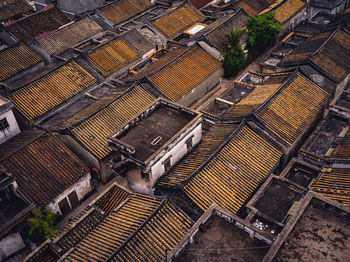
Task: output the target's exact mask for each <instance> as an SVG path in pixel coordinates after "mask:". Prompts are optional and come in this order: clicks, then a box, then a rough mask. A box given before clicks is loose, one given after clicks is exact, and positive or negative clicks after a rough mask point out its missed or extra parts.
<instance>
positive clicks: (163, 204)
mask: <svg viewBox="0 0 350 262" xmlns="http://www.w3.org/2000/svg"><path fill="white" fill-rule="evenodd" d="M161 198H162V197H161ZM168 202H169V199H168V198H163V201H162V202H161V203H160V204H159V205H158V207H157V208H156V209H155V210H154V211H153V213H152V214H151V215H150V216H149V217H148V218H147V219H146V220H145V221H143V222H142V224H141V225H140V226H139V227H138V228H137V229H136V230H135V231H134V232H133V233H132V234H131V235H130V236H129V237H128V238H127V239H126V240H125V241H124V243H123V244H122V245H121V246H120V247H119V248H117V250H115V251H114V252H113V253H112V254H111V255H110V256H109V257H108V258H107V259H106V262H107V261H111V260H112V259H113V257H114V256H115V255H116V254H118V253H119V252H120V251H121V250H122V249H124V247H125V246H126V245H127V244H128V243H129V242H130V241H131V239H132V238H133V237H135V236H136V235H137V233H138V232H140V231H141V229H142V228H143V227H144V226H145V225H147V224H148V222H149V221H150V220H151V219H152V218H153V217H155V216H156V215H157V214H158V212H159V210H161V209H162V208H163V207H164V206H165V204H166V203H168Z"/></svg>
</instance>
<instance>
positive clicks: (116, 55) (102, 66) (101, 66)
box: [87, 38, 140, 76]
mask: <svg viewBox="0 0 350 262" xmlns="http://www.w3.org/2000/svg"><path fill="white" fill-rule="evenodd" d="M139 57H140V55H139V54H138V53H137V52H136V51H135V50H134V49H133V48H132V46H130V45H129V44H127V43H126V42H125V41H124V40H122V39H120V38H118V39H115V40H112V41H111V42H109V43H107V44H105V45H103V46H101V47H98V48H97V49H95V50H94V51H92V52H91V53H90V54H88V55H87V58H88V60H89V61H90V63H91V64H93V65H94V66H95V67H96V68H97V69H98V70H99V71H100V72H101V73H102V74H103V75H104V76H109V75H111V74H113V73H115V72H117V71H118V70H120V69H122V68H124V67H125V66H126V65H128V64H130V63H131V62H133V61H135V60H136V59H137V58H139Z"/></svg>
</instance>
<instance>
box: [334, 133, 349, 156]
mask: <svg viewBox="0 0 350 262" xmlns="http://www.w3.org/2000/svg"><path fill="white" fill-rule="evenodd" d="M331 157H332V158H335V159H339V160H350V133H348V134H347V135H346V136H345V137H344V138H343V139H341V140H340V141H339V142H338V143H337V146H336V148H335V150H334V151H333V152H332V154H331Z"/></svg>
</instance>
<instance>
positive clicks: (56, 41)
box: [38, 18, 102, 55]
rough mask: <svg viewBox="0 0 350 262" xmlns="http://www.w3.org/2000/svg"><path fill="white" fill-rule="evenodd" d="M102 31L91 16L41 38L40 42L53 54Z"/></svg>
mask: <svg viewBox="0 0 350 262" xmlns="http://www.w3.org/2000/svg"><path fill="white" fill-rule="evenodd" d="M100 31H102V27H101V26H99V25H98V24H97V23H96V22H95V21H93V20H92V19H91V18H85V19H82V20H80V21H77V22H75V23H73V24H69V25H67V26H65V27H63V28H61V29H59V30H57V31H55V32H53V33H51V34H49V35H46V36H44V37H41V38H39V39H38V42H39V43H40V45H41V46H42V47H43V48H44V49H45V50H46V51H47V52H48V53H49V54H50V55H52V54H56V53H59V52H62V51H64V50H65V49H67V48H69V47H73V46H74V45H76V44H78V43H79V42H81V41H83V40H85V39H87V38H89V37H91V36H93V35H95V34H96V33H98V32H100ZM72 36H74V37H72Z"/></svg>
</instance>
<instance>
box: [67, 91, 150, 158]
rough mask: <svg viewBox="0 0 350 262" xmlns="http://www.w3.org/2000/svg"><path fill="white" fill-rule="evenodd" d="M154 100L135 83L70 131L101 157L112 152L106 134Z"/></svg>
mask: <svg viewBox="0 0 350 262" xmlns="http://www.w3.org/2000/svg"><path fill="white" fill-rule="evenodd" d="M154 100H155V97H154V96H153V95H151V94H150V93H148V92H147V91H146V90H145V89H143V88H142V87H141V86H138V85H137V86H135V87H134V88H133V89H132V90H130V91H128V92H127V93H125V94H124V95H122V96H120V97H119V98H117V99H116V100H115V101H114V102H112V103H110V104H109V105H107V106H106V107H105V108H103V109H101V110H100V111H98V112H97V113H96V114H94V115H92V116H91V117H89V118H87V119H86V120H85V121H83V122H82V123H80V124H78V125H77V126H75V127H73V128H72V130H71V131H72V133H73V135H74V136H75V137H76V139H77V140H78V141H79V142H80V143H81V144H83V145H84V146H85V147H86V148H87V149H88V150H89V151H90V152H92V153H93V154H94V156H96V157H97V158H98V159H102V158H104V157H105V156H107V155H108V154H109V153H111V152H112V150H111V149H109V148H107V147H106V144H107V136H109V135H110V134H112V133H113V132H114V131H115V130H116V129H118V128H119V127H120V126H121V125H123V124H124V123H125V122H126V121H128V120H130V119H131V118H133V117H134V116H135V115H137V114H138V113H139V112H141V111H142V110H144V109H145V108H146V107H147V106H148V105H149V104H150V103H151V102H153V101H154Z"/></svg>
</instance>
